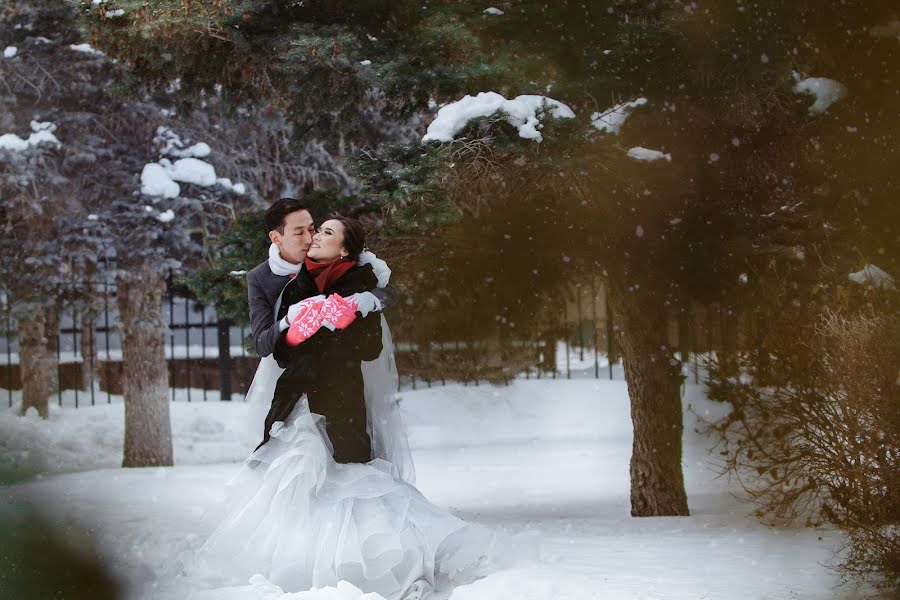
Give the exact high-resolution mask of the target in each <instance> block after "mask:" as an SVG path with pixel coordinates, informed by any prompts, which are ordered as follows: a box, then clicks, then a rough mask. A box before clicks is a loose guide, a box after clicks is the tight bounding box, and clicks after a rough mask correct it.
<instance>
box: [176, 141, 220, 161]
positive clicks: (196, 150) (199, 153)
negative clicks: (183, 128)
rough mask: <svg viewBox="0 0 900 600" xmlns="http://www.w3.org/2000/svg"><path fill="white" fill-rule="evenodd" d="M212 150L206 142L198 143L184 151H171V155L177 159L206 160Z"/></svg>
mask: <svg viewBox="0 0 900 600" xmlns="http://www.w3.org/2000/svg"><path fill="white" fill-rule="evenodd" d="M211 152H212V150H211V149H210V147H209V144H207V143H206V142H199V143H197V144H194V145H193V146H190V147H189V148H185V149H184V150H173V151H172V153H171V154H173V155H174V156H177V157H179V158H206V157H207V156H209V155H210V153H211Z"/></svg>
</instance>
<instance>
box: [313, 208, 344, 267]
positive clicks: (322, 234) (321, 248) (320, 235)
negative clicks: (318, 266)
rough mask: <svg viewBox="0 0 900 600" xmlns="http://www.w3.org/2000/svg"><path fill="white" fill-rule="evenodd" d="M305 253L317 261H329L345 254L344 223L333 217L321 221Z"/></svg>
mask: <svg viewBox="0 0 900 600" xmlns="http://www.w3.org/2000/svg"><path fill="white" fill-rule="evenodd" d="M306 255H307V256H308V257H309V258H310V259H312V260H314V261H316V262H319V263H330V262H334V261H336V260H337V259H339V258H341V257H342V256H347V250H346V249H345V248H344V224H343V223H341V222H340V221H337V220H335V219H331V220H328V221H325V222H324V223H322V226H321V227H319V231H318V232H317V233H316V235H314V236H313V241H312V245H311V246H310V247H309V252H307V253H306Z"/></svg>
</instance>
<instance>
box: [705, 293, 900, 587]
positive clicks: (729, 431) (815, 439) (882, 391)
mask: <svg viewBox="0 0 900 600" xmlns="http://www.w3.org/2000/svg"><path fill="white" fill-rule="evenodd" d="M805 347H806V350H807V353H806V356H799V355H797V354H794V356H793V357H792V358H787V359H786V360H785V361H784V363H782V364H780V365H779V364H774V365H772V367H771V368H772V370H773V371H774V372H775V374H777V376H776V377H772V375H773V373H770V374H769V381H768V382H767V384H766V385H761V384H759V383H755V380H754V378H753V377H750V376H747V374H749V373H752V372H753V369H754V365H753V364H751V361H750V359H749V358H741V359H739V360H740V361H741V362H743V363H744V364H742V365H740V367H741V370H742V372H743V373H744V376H743V377H740V378H736V377H719V376H718V375H719V374H718V373H717V371H716V367H717V365H713V366H714V369H713V377H712V380H711V394H710V397H712V398H717V399H721V400H727V401H729V402H731V403H732V405H733V411H732V412H731V414H730V415H729V416H728V417H727V418H726V419H725V420H724V421H722V422H720V423H718V424H716V425H715V428H716V429H717V430H718V432H719V433H720V434H721V436H722V440H723V443H724V450H723V451H722V455H723V456H724V458H725V464H726V467H727V468H728V469H729V470H731V471H732V472H734V473H735V474H737V475H738V476H739V477H740V478H741V481H742V482H743V484H744V489H745V490H746V491H747V492H748V494H749V496H750V498H752V499H753V501H754V502H755V503H756V505H757V514H758V515H759V516H761V517H767V518H769V519H771V520H774V521H782V522H783V521H795V520H799V519H805V521H806V523H807V525H817V524H820V523H822V522H827V523H831V524H833V525H836V526H837V527H839V528H840V529H841V530H842V531H844V532H845V533H846V535H847V543H846V548H845V549H844V550H845V552H841V553H840V554H839V555H838V556H840V558H839V559H838V561H839V562H838V563H837V565H836V566H837V567H838V568H839V569H840V570H841V571H842V572H843V573H844V575H845V576H848V577H855V578H858V579H861V580H871V581H873V582H875V583H876V584H878V585H882V586H885V587H891V586H894V587H896V585H897V582H900V529H898V526H900V457H898V450H900V380H898V373H900V316H898V315H897V314H890V313H887V314H872V313H868V314H865V313H862V312H860V313H855V314H850V315H846V314H841V313H836V312H829V311H826V312H825V313H824V315H823V316H822V317H821V319H820V320H819V322H818V324H817V327H816V328H815V332H814V334H813V335H812V337H811V339H809V341H808V342H807V344H805Z"/></svg>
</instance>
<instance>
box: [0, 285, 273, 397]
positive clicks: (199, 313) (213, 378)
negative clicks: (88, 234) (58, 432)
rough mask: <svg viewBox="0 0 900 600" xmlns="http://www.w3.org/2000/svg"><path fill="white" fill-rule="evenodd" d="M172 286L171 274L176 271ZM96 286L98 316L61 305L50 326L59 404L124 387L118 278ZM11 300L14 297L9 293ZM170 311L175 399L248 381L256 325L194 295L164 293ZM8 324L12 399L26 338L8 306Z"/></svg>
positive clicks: (0, 361)
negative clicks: (249, 345) (235, 320)
mask: <svg viewBox="0 0 900 600" xmlns="http://www.w3.org/2000/svg"><path fill="white" fill-rule="evenodd" d="M169 283H170V289H171V278H169ZM88 289H94V290H95V292H96V300H97V306H96V308H95V311H94V315H95V316H94V318H92V319H89V318H87V317H86V316H85V314H86V313H85V312H81V313H79V311H78V310H77V309H74V310H62V311H60V312H59V313H58V315H56V316H57V317H58V319H56V318H55V319H53V326H52V328H53V329H55V330H56V331H55V332H54V333H48V334H47V338H48V344H47V345H48V350H49V351H50V352H51V354H53V355H55V359H56V360H55V363H56V365H57V372H56V373H55V377H54V374H52V373H48V377H49V378H50V379H51V381H53V382H54V384H53V385H52V386H51V387H53V388H55V389H54V390H53V393H54V395H55V396H56V403H57V404H59V405H60V406H62V405H63V403H64V397H65V400H66V402H67V403H71V404H73V405H74V406H76V407H78V406H82V405H95V404H98V403H103V402H105V403H111V402H112V401H113V396H115V395H119V394H121V385H122V377H121V376H122V366H123V365H122V337H121V332H120V330H119V325H118V322H119V319H118V308H117V306H116V302H115V294H116V289H115V283H113V282H110V281H103V282H99V283H96V284H91V285H90V286H89V288H88ZM4 300H6V302H9V300H8V299H4ZM162 308H163V318H164V319H165V321H166V323H167V326H168V331H167V332H166V349H165V351H166V358H167V362H168V368H169V381H170V388H171V398H172V400H173V401H175V400H181V399H183V400H185V401H187V402H192V401H207V400H210V399H217V400H231V399H232V395H233V394H235V393H237V394H241V395H243V393H244V392H245V391H246V389H247V388H248V387H249V384H250V380H251V379H252V376H253V372H254V371H255V369H256V363H257V362H258V358H256V357H254V356H251V355H250V354H248V353H247V351H246V349H245V348H244V346H243V341H244V339H245V338H246V337H247V335H248V333H249V331H248V330H247V329H246V328H242V327H236V326H234V325H233V324H232V323H231V322H229V321H227V320H223V319H219V318H218V317H217V315H216V313H215V309H214V308H213V307H211V306H206V305H204V304H202V303H200V302H198V301H197V300H195V299H191V298H184V297H179V296H177V295H176V294H175V293H172V292H171V291H170V292H168V293H167V294H166V296H165V300H164V303H163V307H162ZM3 309H4V310H3V313H4V314H6V315H7V318H6V323H5V327H4V328H3V329H0V357H2V358H0V382H2V383H0V387H3V388H5V392H6V396H7V403H8V404H9V406H12V404H13V391H14V390H17V389H21V369H20V355H19V350H20V344H19V340H18V336H17V331H16V324H15V323H14V321H13V319H12V317H11V316H9V315H10V310H9V306H4V307H3Z"/></svg>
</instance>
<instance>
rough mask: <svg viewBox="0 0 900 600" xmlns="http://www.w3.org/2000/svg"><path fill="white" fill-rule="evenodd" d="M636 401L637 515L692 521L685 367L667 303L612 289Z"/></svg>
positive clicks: (620, 341)
mask: <svg viewBox="0 0 900 600" xmlns="http://www.w3.org/2000/svg"><path fill="white" fill-rule="evenodd" d="M609 299H610V301H611V304H612V309H613V313H614V314H615V315H616V322H617V325H618V327H617V330H616V331H617V341H618V347H619V351H620V352H621V356H622V360H623V362H624V366H625V380H626V381H627V383H628V396H629V398H630V400H631V421H632V425H633V428H634V441H633V443H632V452H631V515H632V516H633V517H659V516H687V515H688V514H689V513H688V504H687V494H686V493H685V490H684V474H683V472H682V468H681V439H682V432H683V429H684V426H683V423H682V411H681V393H680V392H681V382H682V376H681V363H680V361H677V360H676V359H675V356H674V354H673V353H672V351H671V349H670V348H669V346H668V343H667V335H666V332H667V330H666V324H667V320H666V312H665V309H664V308H663V303H662V301H659V300H658V299H656V298H654V297H653V296H652V295H649V296H648V295H645V294H644V293H643V292H639V291H637V290H635V291H626V290H625V289H624V288H622V287H620V286H617V285H615V284H612V285H610V289H609Z"/></svg>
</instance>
